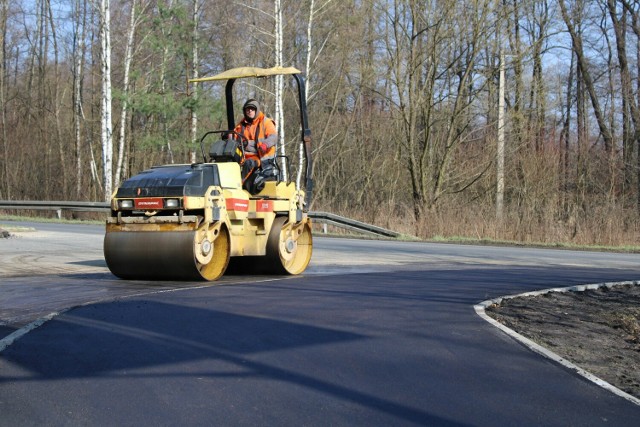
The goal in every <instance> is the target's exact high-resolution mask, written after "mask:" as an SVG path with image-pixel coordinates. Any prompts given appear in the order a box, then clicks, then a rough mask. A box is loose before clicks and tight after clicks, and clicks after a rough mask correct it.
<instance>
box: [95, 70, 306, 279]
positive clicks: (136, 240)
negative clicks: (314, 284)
mask: <svg viewBox="0 0 640 427" xmlns="http://www.w3.org/2000/svg"><path fill="white" fill-rule="evenodd" d="M275 75H289V76H291V77H293V78H294V80H295V81H296V86H297V89H298V105H299V106H300V125H301V129H302V132H301V138H302V144H303V147H304V150H303V152H304V166H303V167H304V172H305V173H304V175H305V179H304V183H303V184H302V186H303V187H304V188H297V187H296V185H295V183H293V182H287V181H283V180H282V176H283V174H282V173H280V171H278V173H277V174H276V178H275V179H273V180H270V181H266V182H264V187H263V188H262V189H261V190H260V191H259V192H256V193H255V194H252V193H250V192H249V191H247V190H246V189H244V188H243V183H242V176H241V166H240V164H241V163H242V162H243V158H244V150H243V144H242V139H241V138H239V136H240V135H237V134H236V135H234V131H233V129H234V127H235V115H234V112H233V85H234V82H235V81H236V80H237V79H241V78H249V77H270V76H275ZM220 80H222V81H226V86H225V98H226V109H227V124H228V129H222V130H214V131H209V132H206V133H205V135H204V136H203V137H202V139H201V141H200V148H201V151H202V160H203V161H202V162H199V163H194V164H181V165H176V164H171V165H164V166H156V167H153V168H151V169H149V170H145V171H143V172H141V173H139V174H138V175H135V176H133V177H131V178H129V179H127V180H126V181H124V182H123V183H122V184H121V185H120V187H118V188H117V189H116V191H114V193H113V196H112V199H111V215H110V216H109V218H107V222H106V233H105V238H104V256H105V260H106V262H107V266H108V267H109V270H111V272H112V273H113V274H115V275H116V276H118V277H120V278H123V279H144V280H216V279H218V278H220V276H222V275H223V274H224V273H225V271H227V269H228V268H229V266H231V267H232V268H233V269H234V270H236V271H242V272H248V273H255V274H300V273H302V272H303V271H304V270H305V269H306V268H307V265H308V264H309V261H310V260H311V253H312V247H313V239H312V235H311V219H310V218H309V217H308V209H307V207H308V206H309V201H310V199H311V192H312V187H313V181H312V178H311V176H312V167H313V163H312V159H311V131H310V130H309V125H308V118H307V111H306V102H305V94H304V90H305V89H304V78H303V76H302V73H301V72H300V71H299V70H297V69H295V68H293V67H289V68H283V67H276V68H268V69H265V68H255V67H242V68H234V69H231V70H228V71H225V72H223V73H221V74H218V75H215V76H212V77H204V78H199V79H193V80H191V82H205V81H220ZM212 135H219V139H216V140H215V142H213V144H212V145H211V148H210V150H209V151H208V153H207V152H206V151H205V149H204V147H205V141H207V140H209V139H211V136H212Z"/></svg>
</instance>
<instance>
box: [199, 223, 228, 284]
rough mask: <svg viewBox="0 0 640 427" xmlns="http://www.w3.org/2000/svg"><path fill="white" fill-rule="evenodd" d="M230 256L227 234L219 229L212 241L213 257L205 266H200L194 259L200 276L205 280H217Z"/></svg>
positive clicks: (223, 228) (223, 229) (224, 229)
mask: <svg viewBox="0 0 640 427" xmlns="http://www.w3.org/2000/svg"><path fill="white" fill-rule="evenodd" d="M230 254H231V242H230V240H229V232H228V231H227V229H226V228H225V227H222V228H221V229H220V233H219V234H218V237H216V239H215V240H214V241H213V256H212V257H211V259H210V260H208V262H207V263H206V264H201V263H200V261H199V260H198V259H197V258H196V265H197V267H198V270H200V275H201V276H202V278H203V279H205V280H217V279H218V278H220V276H222V275H223V274H224V272H225V270H226V269H227V265H229V256H230Z"/></svg>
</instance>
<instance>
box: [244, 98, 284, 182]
mask: <svg viewBox="0 0 640 427" xmlns="http://www.w3.org/2000/svg"><path fill="white" fill-rule="evenodd" d="M242 113H243V115H244V117H243V118H242V120H241V121H240V123H238V125H237V126H236V128H235V129H234V130H235V131H236V132H237V133H238V134H240V135H242V136H244V138H246V139H243V144H244V152H245V158H244V161H243V163H242V185H243V186H244V188H245V189H246V190H247V191H249V192H250V193H251V194H257V193H259V192H260V191H262V189H263V188H264V183H265V181H275V180H276V179H277V177H278V172H277V165H276V162H275V157H276V142H277V140H278V134H277V131H276V126H275V123H274V121H273V120H272V119H270V118H267V117H266V116H265V115H264V113H263V112H262V111H260V104H259V103H258V101H257V100H255V99H253V98H251V99H248V100H247V102H245V103H244V105H243V106H242Z"/></svg>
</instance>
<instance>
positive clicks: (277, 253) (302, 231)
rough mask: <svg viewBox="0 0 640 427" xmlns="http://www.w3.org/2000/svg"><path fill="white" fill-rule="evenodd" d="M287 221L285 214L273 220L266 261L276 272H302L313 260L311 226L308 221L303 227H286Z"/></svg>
mask: <svg viewBox="0 0 640 427" xmlns="http://www.w3.org/2000/svg"><path fill="white" fill-rule="evenodd" d="M286 221H287V217H284V216H279V217H277V218H276V219H275V220H274V221H273V225H272V227H271V232H270V233H269V239H268V241H267V256H266V259H265V261H266V262H267V263H268V265H269V269H270V270H271V271H272V272H274V273H276V274H300V273H302V272H303V271H304V270H305V269H306V268H307V265H309V261H311V252H312V249H313V240H312V237H311V228H310V227H309V224H308V223H305V224H304V225H303V226H302V227H285V222H286Z"/></svg>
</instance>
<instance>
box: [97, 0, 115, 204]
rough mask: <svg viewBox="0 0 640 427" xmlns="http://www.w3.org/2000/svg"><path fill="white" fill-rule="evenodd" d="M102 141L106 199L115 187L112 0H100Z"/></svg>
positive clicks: (109, 197)
mask: <svg viewBox="0 0 640 427" xmlns="http://www.w3.org/2000/svg"><path fill="white" fill-rule="evenodd" d="M100 47H101V49H100V52H101V54H100V68H101V76H102V86H101V87H102V90H101V99H100V142H101V144H102V166H103V171H102V177H103V184H104V200H106V201H109V200H110V199H111V192H112V188H113V132H112V124H111V10H110V0H100Z"/></svg>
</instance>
